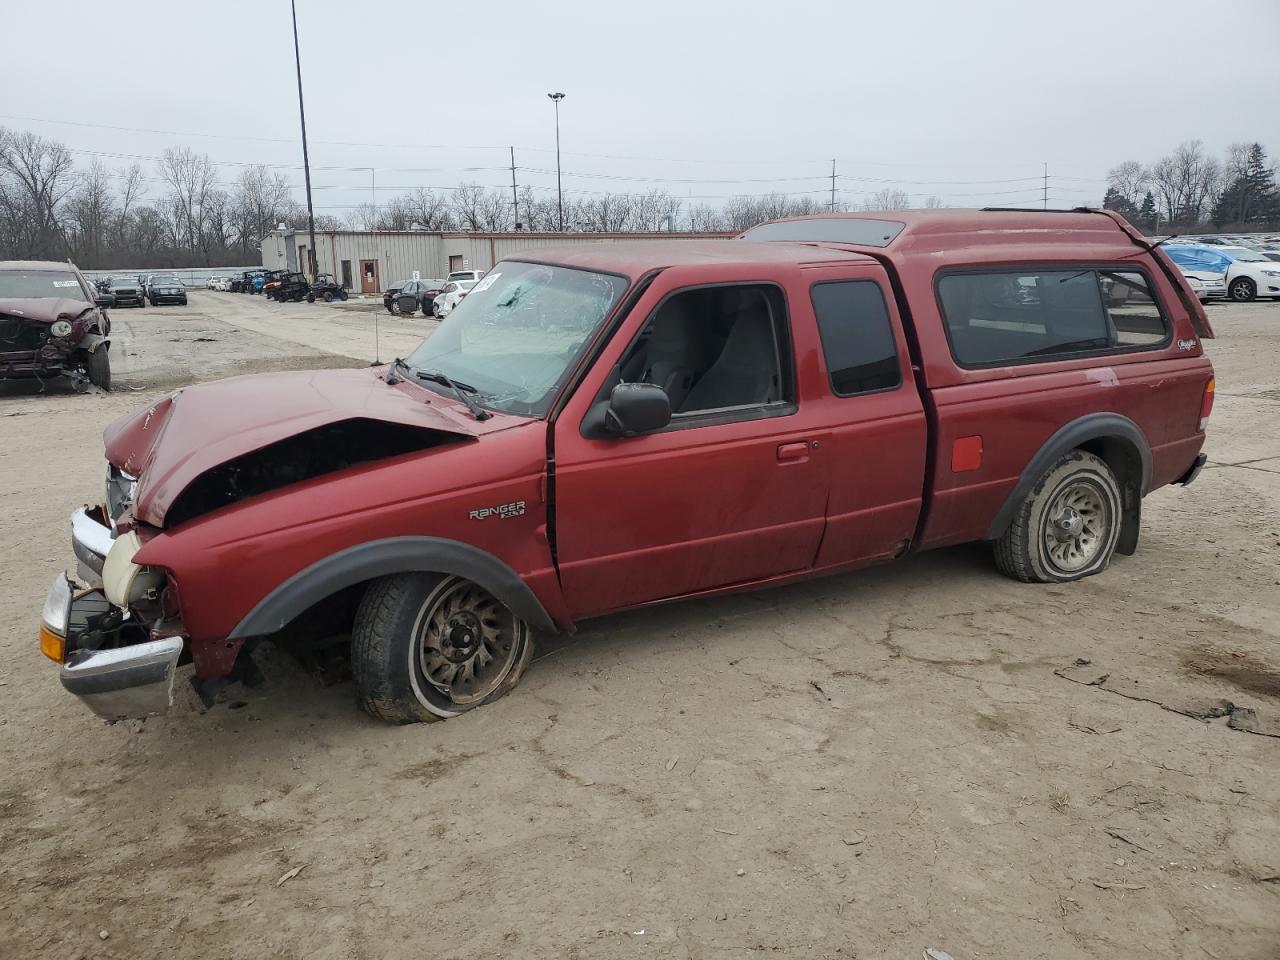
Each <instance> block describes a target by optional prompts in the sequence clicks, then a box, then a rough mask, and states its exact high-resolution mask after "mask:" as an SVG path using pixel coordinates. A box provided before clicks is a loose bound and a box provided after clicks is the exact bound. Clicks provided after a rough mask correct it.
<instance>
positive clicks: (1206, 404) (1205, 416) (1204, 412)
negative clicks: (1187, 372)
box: [1200, 377, 1218, 430]
mask: <svg viewBox="0 0 1280 960" xmlns="http://www.w3.org/2000/svg"><path fill="white" fill-rule="evenodd" d="M1217 387H1218V381H1217V378H1216V377H1210V378H1209V382H1208V383H1206V384H1205V385H1204V397H1203V399H1202V400H1201V401H1200V429H1201V430H1203V429H1204V428H1205V425H1206V424H1208V422H1209V414H1211V413H1213V396H1214V393H1215V392H1216V390H1217Z"/></svg>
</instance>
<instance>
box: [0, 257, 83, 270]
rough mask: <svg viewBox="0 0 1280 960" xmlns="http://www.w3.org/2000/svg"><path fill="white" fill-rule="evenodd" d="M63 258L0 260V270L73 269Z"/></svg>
mask: <svg viewBox="0 0 1280 960" xmlns="http://www.w3.org/2000/svg"><path fill="white" fill-rule="evenodd" d="M74 269H75V268H74V267H73V266H71V264H69V263H67V261H65V260H0V272H3V273H17V272H19V271H27V270H74Z"/></svg>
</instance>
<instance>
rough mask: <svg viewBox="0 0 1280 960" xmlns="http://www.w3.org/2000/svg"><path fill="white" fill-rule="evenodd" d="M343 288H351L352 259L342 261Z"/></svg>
mask: <svg viewBox="0 0 1280 960" xmlns="http://www.w3.org/2000/svg"><path fill="white" fill-rule="evenodd" d="M342 289H343V290H350V289H351V261H350V260H343V261H342Z"/></svg>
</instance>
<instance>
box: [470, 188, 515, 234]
mask: <svg viewBox="0 0 1280 960" xmlns="http://www.w3.org/2000/svg"><path fill="white" fill-rule="evenodd" d="M478 212H479V215H480V228H481V229H482V230H489V231H498V230H510V229H511V228H512V223H511V200H510V198H509V197H508V196H507V192H506V191H505V190H486V191H485V192H484V195H483V196H482V197H481V198H480V206H479V211H478Z"/></svg>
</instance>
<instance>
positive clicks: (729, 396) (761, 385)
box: [676, 295, 778, 413]
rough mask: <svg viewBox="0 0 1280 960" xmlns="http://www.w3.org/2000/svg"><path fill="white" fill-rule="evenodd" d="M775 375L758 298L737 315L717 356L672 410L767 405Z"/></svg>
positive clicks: (769, 327) (774, 395) (769, 330)
mask: <svg viewBox="0 0 1280 960" xmlns="http://www.w3.org/2000/svg"><path fill="white" fill-rule="evenodd" d="M757 296H759V295H757ZM777 372H778V360H777V353H776V350H775V348H774V342H773V322H772V321H771V320H770V319H769V313H768V308H767V307H766V305H765V302H764V299H763V297H760V299H759V300H758V301H757V302H756V304H754V305H753V306H752V307H750V308H748V309H746V310H744V311H741V312H740V313H739V314H738V318H737V319H736V320H735V321H734V323H733V326H732V327H731V328H730V329H729V335H728V337H726V338H725V342H724V349H723V350H721V351H720V356H719V357H718V358H717V359H716V362H715V363H713V364H712V365H711V369H710V370H708V371H707V372H706V373H705V374H703V375H702V377H701V378H700V379H699V380H698V382H697V383H695V384H694V385H693V389H692V390H690V391H689V395H688V396H687V397H685V399H684V403H683V404H681V405H680V406H679V407H678V408H676V409H678V410H679V411H680V412H681V413H688V412H690V411H693V410H716V409H718V408H720V407H740V406H745V405H748V404H756V403H768V402H769V401H771V400H776V399H778V383H777Z"/></svg>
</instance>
